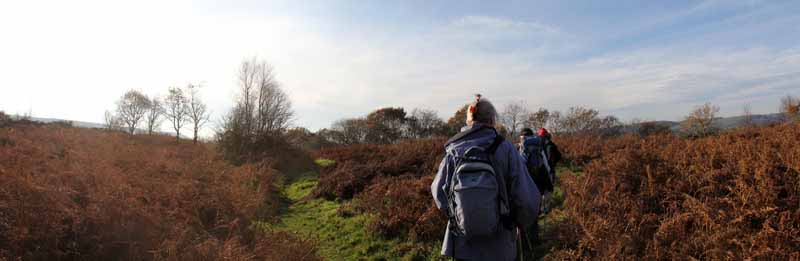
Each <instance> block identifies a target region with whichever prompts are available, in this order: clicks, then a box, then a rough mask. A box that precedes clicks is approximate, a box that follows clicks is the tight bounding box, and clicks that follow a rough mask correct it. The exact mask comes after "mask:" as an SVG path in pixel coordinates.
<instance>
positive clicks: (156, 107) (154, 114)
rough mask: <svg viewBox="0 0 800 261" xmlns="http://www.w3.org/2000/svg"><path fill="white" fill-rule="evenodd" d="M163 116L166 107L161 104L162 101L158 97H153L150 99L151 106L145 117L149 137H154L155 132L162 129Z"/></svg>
mask: <svg viewBox="0 0 800 261" xmlns="http://www.w3.org/2000/svg"><path fill="white" fill-rule="evenodd" d="M163 114H164V105H163V104H161V100H160V99H159V98H158V97H155V96H153V98H151V99H150V106H149V107H147V114H145V117H144V121H145V125H146V127H147V134H148V135H153V132H155V131H156V130H158V129H159V128H160V126H161V120H162V115H163Z"/></svg>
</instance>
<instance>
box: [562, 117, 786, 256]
mask: <svg viewBox="0 0 800 261" xmlns="http://www.w3.org/2000/svg"><path fill="white" fill-rule="evenodd" d="M620 141H624V143H626V145H625V146H617V144H619V142H620ZM798 141H800V126H798V125H784V126H776V127H770V128H759V129H742V130H736V131H733V132H729V133H725V134H722V135H719V136H716V137H709V138H704V139H697V140H685V139H680V138H676V137H674V136H653V137H649V138H646V139H631V138H620V139H619V140H611V141H607V142H606V143H604V144H605V145H604V146H605V147H604V148H602V149H601V150H600V151H602V155H601V156H600V157H599V158H598V160H594V161H591V162H590V163H589V164H588V165H587V166H586V167H585V169H584V172H583V174H581V175H579V176H572V175H566V177H565V178H564V179H563V181H564V184H563V189H564V191H566V193H567V196H566V200H567V201H566V202H565V205H566V210H565V211H566V214H567V216H568V217H569V219H568V220H567V221H566V222H565V223H564V224H563V225H562V226H563V227H564V228H566V230H567V232H566V233H561V234H560V235H561V236H562V238H561V240H563V241H568V242H569V241H571V242H574V244H566V245H571V247H565V248H562V249H560V250H558V251H556V253H555V256H554V257H555V258H557V259H567V258H570V259H572V258H586V257H588V258H592V259H629V258H641V259H659V260H667V259H689V258H690V257H691V258H696V259H712V260H719V259H740V260H741V259H750V258H754V259H778V260H787V259H798V258H800V250H798V249H800V185H799V184H800V146H797V144H798ZM562 232H563V231H562Z"/></svg>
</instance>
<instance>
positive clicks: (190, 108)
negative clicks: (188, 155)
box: [105, 84, 211, 143]
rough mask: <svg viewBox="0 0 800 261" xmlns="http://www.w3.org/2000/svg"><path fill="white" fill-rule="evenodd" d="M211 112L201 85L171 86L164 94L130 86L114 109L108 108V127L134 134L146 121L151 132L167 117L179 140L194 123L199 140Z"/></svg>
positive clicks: (194, 136)
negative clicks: (160, 94)
mask: <svg viewBox="0 0 800 261" xmlns="http://www.w3.org/2000/svg"><path fill="white" fill-rule="evenodd" d="M210 115H211V114H210V111H209V109H208V106H207V105H206V104H205V103H203V101H202V99H201V98H200V86H199V85H193V84H189V85H187V86H186V87H184V88H179V87H170V88H169V90H168V93H167V96H165V97H164V98H159V97H158V96H153V97H149V96H148V95H146V94H144V93H142V92H141V91H139V90H129V91H127V92H125V94H124V95H122V97H120V98H119V100H117V102H116V109H115V111H114V112H111V111H106V113H105V125H106V128H108V129H113V130H124V131H126V132H128V133H130V134H131V135H133V134H134V133H136V131H137V130H139V128H141V127H142V124H144V128H145V129H146V131H147V134H149V135H152V134H154V133H157V132H158V131H159V130H160V129H161V124H162V123H163V121H164V120H167V121H169V122H170V124H171V125H172V126H171V127H172V130H174V131H175V136H176V139H177V140H180V136H181V130H182V129H184V128H185V127H186V126H191V129H192V131H193V134H194V135H193V138H192V140H193V142H194V143H197V140H198V134H199V132H200V130H201V129H202V128H203V127H204V126H205V125H206V123H208V121H209V118H210Z"/></svg>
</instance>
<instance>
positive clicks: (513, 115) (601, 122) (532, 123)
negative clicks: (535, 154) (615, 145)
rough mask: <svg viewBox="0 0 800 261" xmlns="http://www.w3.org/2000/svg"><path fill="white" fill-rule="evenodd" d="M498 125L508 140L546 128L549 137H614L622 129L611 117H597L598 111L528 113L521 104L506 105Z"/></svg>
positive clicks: (542, 111)
mask: <svg viewBox="0 0 800 261" xmlns="http://www.w3.org/2000/svg"><path fill="white" fill-rule="evenodd" d="M500 121H501V123H502V124H503V126H504V127H505V128H507V129H508V132H509V134H510V135H511V136H512V137H516V136H517V134H518V133H519V131H520V130H522V129H523V128H531V129H539V128H547V129H548V130H549V131H550V132H553V133H562V134H578V133H596V134H603V135H614V134H618V133H619V132H620V130H621V128H622V126H623V124H622V122H621V121H620V120H619V119H618V118H617V117H614V116H610V115H609V116H601V115H600V111H598V110H596V109H591V108H585V107H580V106H578V107H571V108H569V109H568V110H567V111H565V112H563V113H562V112H561V111H550V110H548V109H546V108H539V109H538V110H536V111H534V112H531V111H530V110H528V109H527V108H526V106H525V103H524V102H514V103H510V104H507V105H506V106H505V107H504V108H503V111H502V112H501V113H500Z"/></svg>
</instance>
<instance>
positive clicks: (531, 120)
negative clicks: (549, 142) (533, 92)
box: [524, 108, 550, 129]
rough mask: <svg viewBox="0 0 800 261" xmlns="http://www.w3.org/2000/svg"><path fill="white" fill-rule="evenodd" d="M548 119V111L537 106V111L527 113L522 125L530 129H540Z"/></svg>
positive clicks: (545, 124)
mask: <svg viewBox="0 0 800 261" xmlns="http://www.w3.org/2000/svg"><path fill="white" fill-rule="evenodd" d="M548 120H550V111H548V110H547V109H545V108H539V110H538V111H536V112H534V113H530V114H528V115H527V117H526V118H525V123H524V125H525V126H527V127H529V128H532V129H541V128H544V127H545V126H547V121H548Z"/></svg>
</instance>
